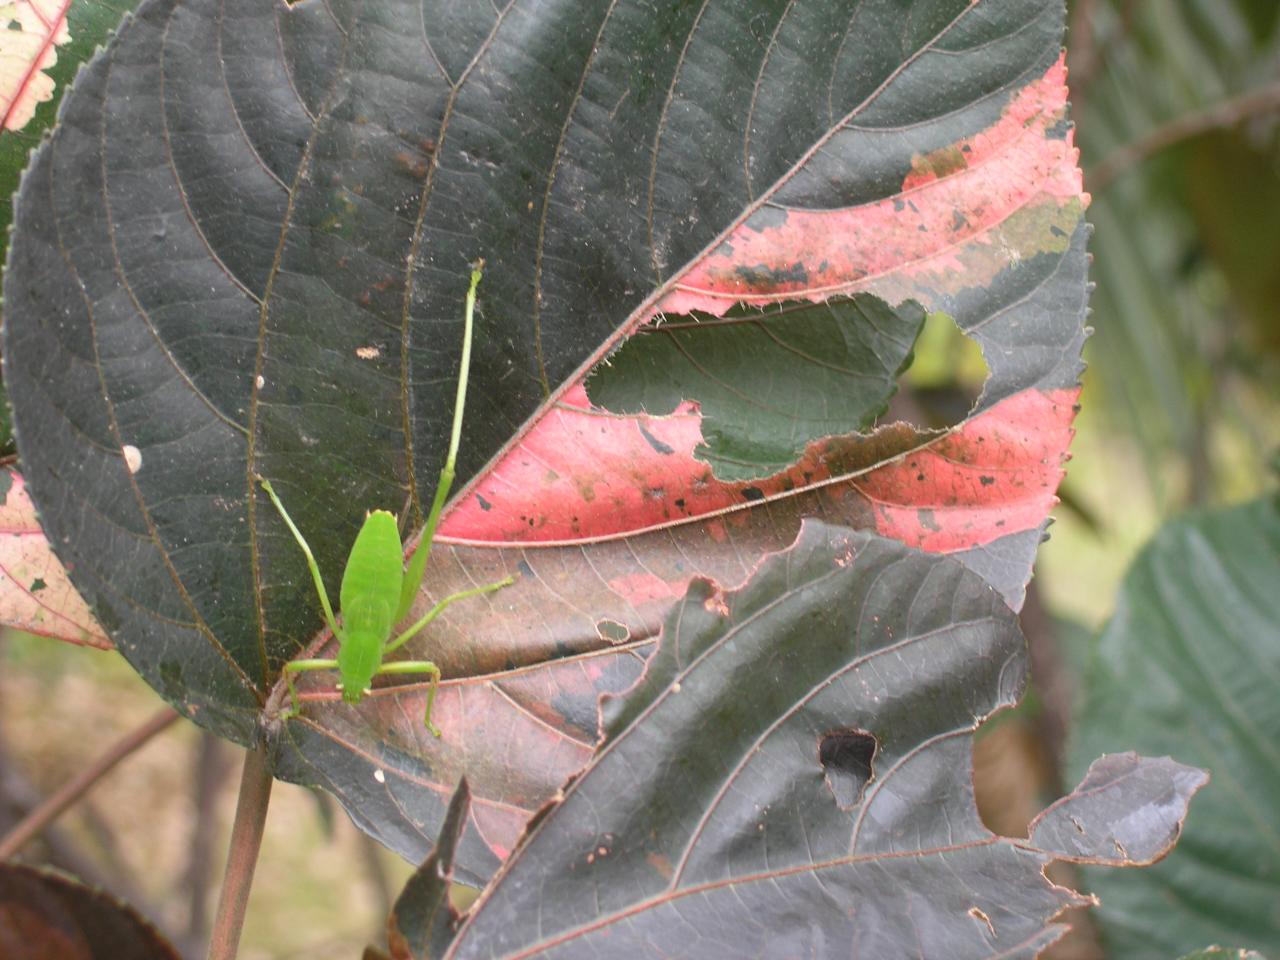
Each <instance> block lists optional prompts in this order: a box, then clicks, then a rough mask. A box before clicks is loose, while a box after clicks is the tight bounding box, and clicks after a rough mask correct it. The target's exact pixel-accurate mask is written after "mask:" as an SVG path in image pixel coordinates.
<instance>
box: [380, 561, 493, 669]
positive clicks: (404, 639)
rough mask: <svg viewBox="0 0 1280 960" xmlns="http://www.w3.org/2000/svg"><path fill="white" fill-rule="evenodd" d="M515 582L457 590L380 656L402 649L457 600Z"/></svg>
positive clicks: (384, 649) (387, 646) (390, 644)
mask: <svg viewBox="0 0 1280 960" xmlns="http://www.w3.org/2000/svg"><path fill="white" fill-rule="evenodd" d="M515 582H516V578H515V577H503V578H502V579H501V580H498V581H496V582H494V583H486V584H485V585H484V586H481V587H472V588H471V589H470V590H459V591H458V592H457V593H451V594H449V595H448V596H447V597H445V598H444V599H443V600H441V601H440V602H439V603H437V604H436V605H435V606H434V607H432V608H431V609H430V610H428V611H427V612H426V613H425V614H423V615H422V618H421V619H420V620H417V621H415V622H414V624H413V625H412V626H411V627H409V629H407V630H405V632H404V633H402V634H400V636H398V637H396V638H395V639H394V640H392V641H390V642H389V643H388V644H387V645H386V646H385V647H383V648H382V655H383V656H386V655H387V654H389V653H394V652H395V651H397V650H399V649H400V648H401V647H403V646H404V645H405V644H406V643H408V642H409V641H410V640H411V639H413V637H415V636H416V635H417V634H419V633H420V632H422V630H423V629H425V628H426V626H427V625H428V624H429V623H431V621H432V620H434V619H435V618H436V617H438V616H440V614H442V613H443V612H444V610H445V607H447V606H449V604H451V603H457V602H458V601H459V600H465V599H467V597H478V596H480V595H481V594H483V593H493V592H494V591H495V590H501V589H502V588H503V587H509V586H511V584H513V583H515Z"/></svg>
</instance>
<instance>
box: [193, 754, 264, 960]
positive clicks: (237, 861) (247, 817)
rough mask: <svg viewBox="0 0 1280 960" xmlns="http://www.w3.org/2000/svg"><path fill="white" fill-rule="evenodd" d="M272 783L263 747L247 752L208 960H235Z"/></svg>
mask: <svg viewBox="0 0 1280 960" xmlns="http://www.w3.org/2000/svg"><path fill="white" fill-rule="evenodd" d="M271 780H272V778H271V765H270V764H269V763H268V762H267V748H266V746H265V745H261V746H258V747H257V748H255V749H253V750H248V751H246V752H245V757H244V772H243V773H242V774H241V776H240V798H239V799H238V800H237V801H236V819H235V823H234V824H233V825H232V827H231V847H230V849H229V850H228V851H227V872H226V873H224V874H223V876H222V894H221V896H219V898H218V912H217V914H216V915H215V916H214V918H213V933H212V934H211V935H210V937H209V960H235V956H236V951H237V950H238V949H239V947H240V931H241V930H242V929H244V915H245V908H246V907H247V906H248V905H249V888H250V887H251V886H252V885H253V870H254V867H256V866H257V865H258V851H259V850H260V849H261V847H262V831H263V828H264V827H265V826H266V823H267V804H268V803H269V802H270V800H271Z"/></svg>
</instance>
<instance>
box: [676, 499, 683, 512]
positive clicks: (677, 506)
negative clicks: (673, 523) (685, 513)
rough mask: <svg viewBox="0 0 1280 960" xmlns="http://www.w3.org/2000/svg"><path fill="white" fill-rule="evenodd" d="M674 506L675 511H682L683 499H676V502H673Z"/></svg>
mask: <svg viewBox="0 0 1280 960" xmlns="http://www.w3.org/2000/svg"><path fill="white" fill-rule="evenodd" d="M675 505H676V509H677V510H683V509H684V508H685V507H684V497H678V498H677V499H676V501H675Z"/></svg>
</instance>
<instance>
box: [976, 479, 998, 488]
mask: <svg viewBox="0 0 1280 960" xmlns="http://www.w3.org/2000/svg"><path fill="white" fill-rule="evenodd" d="M978 482H979V483H980V484H982V485H983V486H984V487H989V486H991V485H992V484H993V483H995V482H996V478H995V477H979V478H978Z"/></svg>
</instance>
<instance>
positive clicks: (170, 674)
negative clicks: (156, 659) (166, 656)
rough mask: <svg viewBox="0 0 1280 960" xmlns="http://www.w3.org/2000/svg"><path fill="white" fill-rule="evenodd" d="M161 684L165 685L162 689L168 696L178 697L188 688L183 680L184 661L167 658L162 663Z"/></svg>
mask: <svg viewBox="0 0 1280 960" xmlns="http://www.w3.org/2000/svg"><path fill="white" fill-rule="evenodd" d="M160 685H161V686H162V687H164V690H163V691H161V692H162V693H164V694H165V696H167V697H171V698H175V699H176V698H177V697H178V696H180V695H181V694H182V692H183V691H184V690H185V689H186V685H185V684H183V682H182V661H181V660H166V661H164V663H162V664H160Z"/></svg>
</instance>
